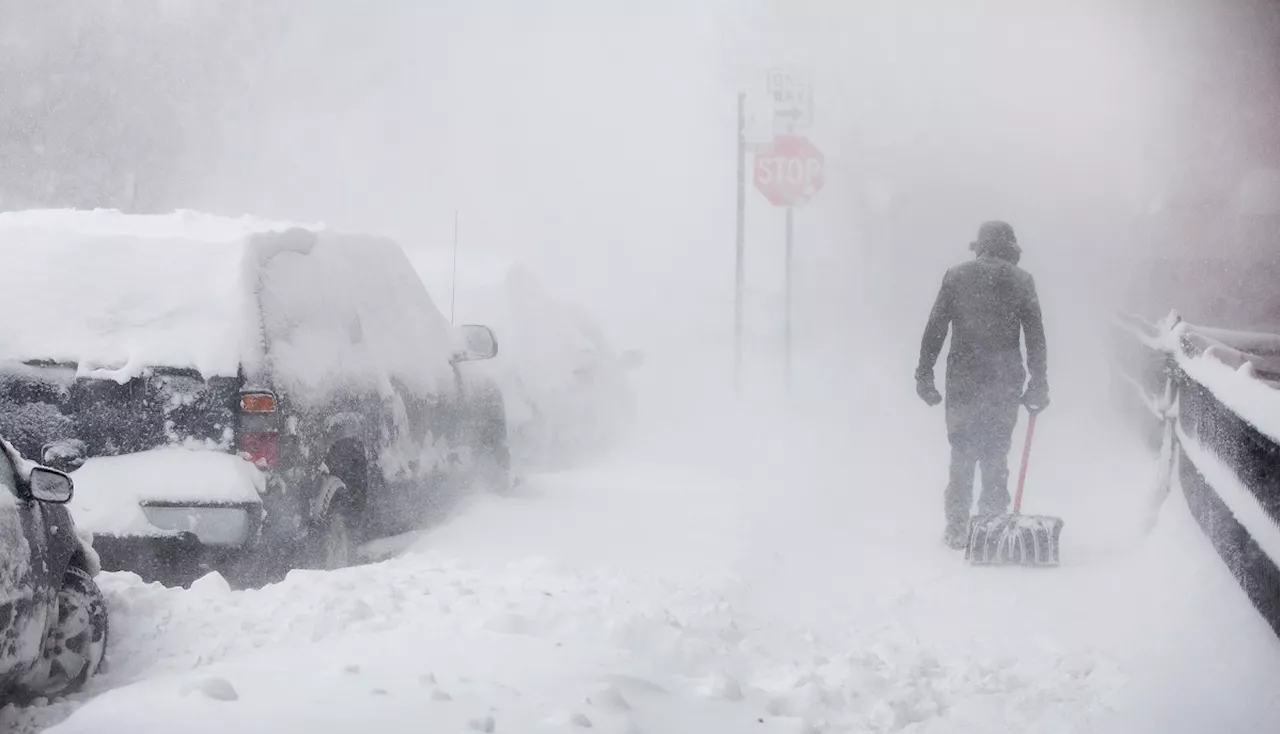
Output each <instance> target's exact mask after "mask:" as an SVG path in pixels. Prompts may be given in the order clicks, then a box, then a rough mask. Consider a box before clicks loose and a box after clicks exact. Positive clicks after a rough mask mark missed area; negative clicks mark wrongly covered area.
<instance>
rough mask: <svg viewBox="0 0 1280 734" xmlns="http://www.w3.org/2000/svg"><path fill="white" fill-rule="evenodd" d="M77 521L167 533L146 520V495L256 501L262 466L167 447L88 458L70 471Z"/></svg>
mask: <svg viewBox="0 0 1280 734" xmlns="http://www.w3.org/2000/svg"><path fill="white" fill-rule="evenodd" d="M72 478H73V479H74V481H75V494H74V495H73V497H72V499H71V503H70V509H71V512H72V516H73V517H74V518H75V521H76V525H77V527H79V528H82V529H84V530H88V531H91V532H93V533H97V534H110V535H119V536H128V535H163V534H164V531H162V530H160V529H159V528H156V527H155V526H153V525H152V524H151V523H150V522H148V521H147V518H146V516H145V515H144V513H143V509H142V503H144V502H147V501H161V502H175V503H183V502H193V503H210V502H222V503H245V502H249V503H257V502H259V496H260V493H261V492H262V491H263V490H264V489H265V486H266V484H265V480H264V478H263V476H262V472H260V471H259V470H258V468H257V467H255V466H254V465H252V464H250V463H249V462H247V461H245V460H244V459H241V458H240V457H238V456H233V455H231V454H223V453H218V452H215V451H201V450H188V449H182V448H165V449H156V450H154V451H146V452H142V453H137V454H125V455H123V456H104V457H97V458H92V459H89V460H88V461H86V462H85V463H84V465H83V466H82V467H80V468H79V469H78V470H76V472H75V474H74V475H72Z"/></svg>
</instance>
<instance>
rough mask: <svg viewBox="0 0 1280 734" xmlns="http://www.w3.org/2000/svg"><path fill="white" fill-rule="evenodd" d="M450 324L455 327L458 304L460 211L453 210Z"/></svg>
mask: <svg viewBox="0 0 1280 734" xmlns="http://www.w3.org/2000/svg"><path fill="white" fill-rule="evenodd" d="M449 287H450V291H451V292H450V293H449V324H450V325H451V326H452V325H453V314H454V308H455V307H456V306H457V304H458V210H457V209H454V210H453V277H452V280H451V281H450V286H449Z"/></svg>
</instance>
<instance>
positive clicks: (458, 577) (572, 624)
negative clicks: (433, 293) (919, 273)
mask: <svg viewBox="0 0 1280 734" xmlns="http://www.w3.org/2000/svg"><path fill="white" fill-rule="evenodd" d="M100 583H101V585H102V586H103V588H104V590H105V592H106V594H107V598H108V603H109V605H110V610H111V614H112V625H113V627H112V629H113V634H114V636H115V637H114V639H115V646H114V648H113V657H112V668H111V671H110V673H109V674H108V675H107V676H106V677H105V678H103V679H102V680H100V681H97V682H96V683H95V684H94V685H95V688H96V689H97V690H99V691H103V693H102V695H100V696H98V697H97V698H96V699H94V700H92V701H90V702H89V703H88V704H87V705H85V706H84V707H83V708H81V709H80V710H79V711H77V712H75V713H74V715H72V716H71V717H70V718H69V719H68V720H67V721H65V722H64V723H63V724H61V725H60V726H57V727H55V728H53V729H51V731H52V732H62V733H63V734H66V733H70V732H79V731H103V730H107V731H116V730H119V731H126V730H127V731H133V732H139V734H146V733H147V732H158V731H161V730H167V729H168V728H170V727H171V726H172V722H173V721H175V720H180V721H182V722H183V728H184V731H190V732H211V733H213V732H217V733H219V734H222V733H225V732H227V731H231V730H235V729H237V728H243V727H249V728H252V729H258V730H271V731H292V730H300V729H299V727H301V729H305V730H308V731H323V732H338V731H349V730H352V729H353V728H356V727H360V726H363V727H365V728H375V729H377V730H378V731H382V732H399V731H404V732H410V731H422V730H424V729H427V730H436V731H466V730H474V731H564V730H572V729H576V728H603V729H604V730H606V731H619V732H622V731H677V730H678V731H688V730H691V729H690V727H692V726H694V725H695V722H700V723H701V724H702V725H705V726H706V727H707V728H706V729H703V730H704V731H713V732H726V733H727V732H731V731H741V730H743V729H746V728H747V727H751V728H752V729H754V730H757V731H774V732H801V731H805V730H806V727H817V728H819V729H826V728H832V729H835V730H868V731H884V732H889V731H917V732H946V731H954V730H956V728H957V727H963V726H966V725H975V726H981V725H983V724H986V725H991V724H993V723H996V722H1000V723H1003V724H1005V725H1007V726H1008V729H1007V730H1009V731H1016V730H1019V728H1018V727H1021V726H1030V727H1035V726H1044V725H1048V724H1054V725H1059V726H1064V725H1067V724H1069V723H1070V722H1072V721H1077V720H1079V717H1080V712H1081V711H1087V710H1088V709H1089V708H1090V707H1091V706H1093V705H1096V704H1097V702H1099V701H1101V700H1102V699H1103V698H1104V697H1105V696H1106V695H1107V694H1108V693H1109V692H1110V691H1111V690H1113V689H1114V688H1115V686H1116V685H1117V683H1118V678H1117V677H1116V675H1115V673H1114V671H1113V670H1112V669H1111V668H1110V667H1109V666H1108V665H1107V664H1106V663H1105V661H1102V660H1098V659H1096V658H1093V657H1080V656H1075V657H1060V656H1052V655H1050V656H1045V655H1039V654H1032V655H1028V656H1026V658H1025V659H1023V660H1013V659H998V660H985V659H979V658H974V659H955V660H943V659H939V658H938V657H937V656H936V655H934V654H932V653H930V652H929V651H928V650H927V649H924V648H922V647H921V646H920V645H919V643H918V642H916V641H913V640H912V639H910V635H908V634H905V632H899V633H898V634H896V635H894V636H893V639H892V640H890V641H886V639H885V637H886V635H884V634H883V632H880V633H879V634H877V635H876V636H877V638H878V639H877V640H876V641H871V640H867V639H863V640H861V641H858V642H854V640H853V639H850V640H848V641H826V640H822V639H819V638H815V637H814V636H813V635H812V634H808V633H807V632H806V631H805V630H787V629H779V628H776V627H775V628H770V627H769V626H768V625H767V624H765V623H764V620H753V619H750V618H749V617H747V616H745V615H744V612H743V610H741V609H739V608H737V607H735V604H734V602H733V601H732V597H733V593H732V586H731V585H730V586H727V587H725V588H723V589H722V590H721V591H720V592H719V593H717V592H716V591H715V589H714V587H712V588H699V587H684V588H679V587H677V588H672V587H670V585H669V584H666V583H663V582H662V581H661V580H655V579H646V578H644V577H631V576H627V575H622V574H619V573H616V572H598V571H597V572H569V571H566V570H565V569H561V568H557V567H556V565H555V564H546V563H538V562H536V561H533V559H530V561H526V562H519V563H513V564H510V565H509V566H507V567H506V568H505V569H500V570H497V571H496V572H494V571H493V570H492V569H490V570H483V569H473V568H470V567H468V565H467V564H465V563H462V562H460V561H459V560H458V559H455V558H451V557H448V556H443V555H440V554H434V553H427V554H423V555H410V556H407V557H404V558H401V559H397V560H394V561H391V562H388V563H384V564H379V565H377V566H372V567H367V568H363V569H349V570H346V571H342V572H338V573H333V574H319V573H314V572H295V573H294V574H291V576H290V577H289V578H288V579H287V580H285V581H284V582H283V583H281V584H279V585H277V586H274V587H269V588H266V589H263V590H259V591H245V592H232V591H230V590H229V589H228V588H227V586H226V584H225V582H222V581H221V579H220V578H219V577H216V576H215V577H207V578H206V579H203V580H202V581H201V582H200V583H198V584H197V585H196V586H195V587H193V588H192V589H191V590H190V591H181V590H177V589H165V588H162V587H159V586H156V585H145V584H142V583H140V582H139V581H138V580H137V578H136V577H133V576H132V575H129V574H106V575H104V576H103V577H101V580H100ZM140 679H142V680H143V682H140V683H137V684H134V685H124V684H126V683H128V682H129V681H133V680H140ZM110 689H114V690H110ZM68 708H70V706H68ZM811 730H812V729H811ZM988 730H990V729H988Z"/></svg>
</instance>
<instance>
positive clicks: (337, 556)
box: [311, 475, 357, 571]
mask: <svg viewBox="0 0 1280 734" xmlns="http://www.w3.org/2000/svg"><path fill="white" fill-rule="evenodd" d="M321 494H322V496H328V497H330V498H331V499H330V500H329V506H328V508H327V510H326V511H325V515H324V519H323V520H322V521H321V522H320V524H319V525H318V526H317V527H316V528H315V530H313V531H312V536H313V537H314V538H315V542H314V543H313V545H312V552H311V558H312V561H313V564H314V566H315V567H316V568H320V569H323V570H326V571H333V570H336V569H339V568H346V567H347V566H350V565H352V564H353V563H355V560H356V545H357V542H356V536H355V532H354V530H353V528H352V520H351V511H350V503H349V500H350V494H349V492H348V490H347V485H346V483H345V482H343V481H342V480H341V479H339V478H338V477H335V476H333V475H329V476H328V477H325V480H324V484H323V485H322V487H321Z"/></svg>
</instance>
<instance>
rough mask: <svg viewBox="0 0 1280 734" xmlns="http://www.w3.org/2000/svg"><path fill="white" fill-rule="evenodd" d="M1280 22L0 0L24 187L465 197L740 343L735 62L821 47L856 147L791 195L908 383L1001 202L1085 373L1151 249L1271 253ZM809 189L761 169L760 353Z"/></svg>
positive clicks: (657, 339) (113, 198) (398, 205)
mask: <svg viewBox="0 0 1280 734" xmlns="http://www.w3.org/2000/svg"><path fill="white" fill-rule="evenodd" d="M1278 28H1280V22H1278V21H1277V9H1276V7H1275V5H1274V4H1272V3H1266V2H1262V0H1252V1H1250V2H1236V3H1214V2H1207V1H1205V2H1190V1H1189V0H1183V1H1181V2H1162V3H1157V2H1102V1H1100V0H1099V1H1095V2H1084V3H1080V2H1074V3H1067V2H1045V3H1024V2H994V1H990V0H970V1H968V2H964V3H954V2H937V1H920V2H912V3H900V2H888V1H884V2H873V1H866V2H862V1H858V2H854V1H849V2H837V1H835V0H828V1H826V2H821V1H819V0H778V1H777V2H772V3H770V2H765V1H764V0H758V1H744V2H732V1H730V0H701V1H700V2H697V3H689V2H682V1H680V0H647V1H646V2H623V1H622V0H596V1H592V2H587V1H586V0H578V1H575V0H544V1H539V2H533V1H529V0H436V1H433V2H413V3H411V2H383V3H355V2H340V1H338V0H329V1H325V2H321V1H303V0H228V1H225V2H217V3H204V2H195V1H194V0H137V1H135V2H126V1H125V0H113V1H104V2H93V3H90V2H71V1H70V0H63V1H54V2H40V3H33V2H24V1H23V0H0V156H2V157H0V160H2V161H3V165H2V166H0V208H18V207H23V206H31V205H42V206H114V207H120V208H123V209H130V210H136V211H165V210H170V209H173V208H175V207H189V208H203V209H210V210H214V211H218V212H224V213H229V214H238V213H243V212H251V213H255V214H259V215H263V216H269V217H281V218H293V219H303V220H323V221H326V222H328V223H330V224H334V225H339V226H345V227H355V228H361V229H368V230H374V231H379V232H388V233H391V234H394V235H396V236H398V237H400V238H401V239H402V241H403V242H404V243H405V244H406V245H411V246H447V245H448V244H449V242H450V241H451V239H452V235H453V214H454V211H455V210H457V211H459V212H460V220H461V241H462V246H463V247H464V248H475V249H477V250H479V249H486V250H497V251H501V252H505V253H509V254H510V255H512V256H514V257H518V258H521V259H524V260H527V261H529V262H530V263H532V264H533V265H534V266H535V267H536V268H537V269H538V270H539V271H540V272H541V273H542V274H543V276H544V278H546V279H547V280H549V281H551V282H552V283H553V285H554V286H555V287H557V288H560V289H562V290H563V291H564V292H566V293H568V294H569V295H571V296H573V297H576V298H579V299H581V300H583V301H584V302H586V303H587V304H588V305H589V306H590V307H591V308H592V309H593V310H595V312H596V313H597V314H598V315H599V316H600V317H601V319H602V320H603V321H604V322H605V324H606V326H607V327H608V328H610V329H611V330H612V331H613V332H614V333H615V335H616V336H618V337H619V339H620V340H621V341H623V342H624V343H629V344H632V345H635V346H640V347H644V348H647V349H649V350H650V351H651V352H656V353H658V354H664V353H665V354H676V355H684V357H685V358H686V359H688V360H689V361H700V362H702V363H704V365H703V366H704V367H706V368H707V369H708V371H709V372H710V373H711V374H712V375H721V376H727V375H728V374H729V373H728V364H727V361H726V360H727V357H725V356H724V351H723V350H724V348H725V347H727V344H728V341H729V339H730V337H731V334H732V331H731V326H732V285H733V279H732V278H733V242H734V239H733V238H734V231H733V223H734V175H735V173H734V126H735V107H734V105H735V94H736V93H737V91H738V90H740V89H741V90H746V91H749V92H752V93H755V92H758V91H761V86H762V76H763V73H764V70H765V69H767V68H769V67H770V66H772V65H775V64H791V65H798V66H802V67H808V68H810V69H812V70H813V72H814V74H815V77H816V81H817V85H816V100H817V102H816V114H815V117H816V123H815V126H814V128H813V129H812V130H811V132H810V135H811V137H812V138H813V139H814V141H815V142H816V143H817V144H818V145H819V146H820V147H821V148H822V149H823V151H824V152H825V154H826V159H827V164H828V169H827V185H826V188H825V190H824V191H823V192H822V193H821V194H820V195H819V196H818V198H817V199H816V200H815V201H814V202H813V203H812V204H811V205H810V206H808V207H806V208H804V209H802V210H800V211H799V212H798V213H797V217H796V221H797V223H796V236H797V250H796V252H797V270H796V278H797V281H796V284H797V304H796V318H797V321H798V323H799V327H798V328H799V335H798V340H799V341H798V349H799V350H800V351H801V352H802V353H804V354H807V355H819V354H822V355H824V356H825V357H828V359H827V360H826V362H827V364H828V365H848V366H850V368H851V369H852V368H853V366H856V365H863V366H866V365H867V364H869V363H877V364H880V365H881V366H882V367H884V368H885V369H884V370H883V376H884V377H885V379H892V380H896V381H897V384H900V385H902V386H903V389H904V390H909V389H910V382H909V369H910V366H911V365H910V363H911V361H912V359H913V358H914V351H915V347H916V340H917V339H918V330H919V328H920V326H921V324H922V321H923V318H924V316H925V314H926V313H927V310H928V307H929V303H930V301H931V299H932V296H933V292H934V289H935V288H936V286H937V283H938V281H939V279H940V277H941V273H942V271H943V269H944V268H945V267H947V266H949V265H951V264H954V263H955V262H958V261H959V260H961V259H963V258H965V257H967V256H969V253H968V251H967V249H966V246H967V243H968V242H969V241H970V240H971V239H972V237H973V235H974V232H975V230H976V227H977V225H978V223H979V222H980V221H982V220H984V219H988V218H1002V219H1007V220H1008V221H1010V222H1012V223H1013V225H1014V226H1015V228H1016V229H1017V231H1018V234H1019V237H1020V239H1021V241H1022V242H1023V244H1024V247H1025V249H1026V256H1025V260H1024V264H1025V265H1026V267H1027V268H1028V269H1030V270H1031V271H1032V272H1033V273H1034V274H1035V275H1037V277H1038V280H1039V282H1040V284H1041V288H1042V291H1043V293H1042V297H1043V300H1044V306H1045V309H1046V312H1047V316H1048V319H1049V325H1050V338H1051V348H1052V349H1054V356H1055V359H1054V361H1053V362H1052V363H1051V364H1052V365H1053V366H1054V367H1055V372H1056V373H1058V374H1062V369H1063V367H1064V365H1066V364H1069V363H1070V362H1069V361H1068V360H1067V359H1065V358H1064V357H1063V355H1064V354H1083V353H1084V352H1086V351H1088V348H1089V345H1091V344H1093V340H1092V339H1090V338H1089V336H1090V334H1096V333H1097V326H1098V323H1099V320H1100V319H1101V318H1103V317H1105V315H1106V313H1107V311H1108V310H1109V309H1110V308H1111V307H1112V305H1113V303H1114V302H1115V301H1116V299H1118V298H1119V297H1120V295H1122V294H1124V293H1126V292H1128V291H1130V290H1132V289H1133V286H1134V285H1135V284H1138V285H1141V280H1140V279H1138V280H1135V278H1134V276H1135V274H1142V273H1145V272H1147V271H1148V270H1149V269H1150V268H1149V267H1148V264H1147V263H1144V262H1143V261H1142V258H1146V257H1149V256H1150V254H1151V253H1152V252H1180V253H1190V254H1192V255H1196V256H1203V255H1206V254H1210V253H1212V254H1220V253H1223V252H1227V251H1228V250H1229V249H1230V248H1235V249H1236V250H1240V251H1248V252H1252V253H1254V254H1255V255H1256V254H1257V253H1263V255H1264V256H1265V257H1264V258H1263V259H1268V258H1269V252H1270V250H1271V249H1274V248H1272V247H1270V245H1271V243H1273V242H1274V241H1275V237H1274V235H1275V234H1276V230H1275V229H1271V227H1272V224H1271V223H1273V222H1274V220H1267V219H1265V218H1264V219H1263V220H1262V223H1261V224H1257V222H1255V221H1254V220H1249V221H1250V222H1253V224H1250V225H1248V226H1244V227H1242V225H1241V224H1240V216H1239V211H1238V210H1239V209H1240V206H1241V205H1240V201H1239V200H1240V195H1239V194H1240V187H1241V186H1242V184H1243V183H1244V182H1245V181H1246V180H1247V179H1249V177H1250V175H1251V171H1254V170H1255V169H1265V168H1272V169H1275V168H1280V144H1278V143H1277V138H1278V137H1280V136H1278V135H1277V133H1276V132H1275V131H1276V129H1277V127H1278V126H1277V124H1276V121H1277V120H1280V102H1278V101H1277V100H1278V97H1277V94H1276V84H1277V81H1278V80H1280V53H1278V52H1277V49H1278V48H1280V30H1278ZM757 102H758V98H756V97H753V99H752V105H753V106H752V126H751V127H752V131H753V135H756V134H760V133H762V132H763V133H767V124H765V121H764V120H763V117H762V115H761V113H760V111H759V108H758V107H756V106H755V105H756V103H757ZM1265 178H1266V177H1265V175H1264V176H1263V179H1264V184H1265ZM1255 188H1257V187H1256V186H1255ZM1276 188H1277V189H1280V183H1277V185H1276ZM1262 189H1263V193H1262V194H1258V195H1256V196H1255V198H1258V197H1261V199H1263V200H1266V199H1267V196H1268V194H1267V192H1266V186H1265V185H1263V186H1262ZM1254 208H1255V209H1256V208H1257V207H1254ZM1263 208H1264V209H1265V206H1264V207H1263ZM782 221H783V220H782V213H781V211H780V210H778V209H775V208H772V207H770V206H769V205H768V204H767V203H766V202H765V200H764V199H763V197H761V196H760V195H759V194H757V193H756V192H755V191H754V190H753V189H749V190H748V212H747V223H748V273H749V285H750V294H749V299H748V304H749V314H748V315H749V319H748V327H749V336H750V339H751V350H752V351H751V354H750V356H751V358H752V364H753V365H756V366H757V369H758V370H767V369H772V366H773V365H776V363H777V348H778V344H779V337H780V333H781V324H780V320H779V319H780V316H781V300H780V299H781V278H782V276H781V273H782ZM1269 222H1271V223H1269ZM1250 227H1252V229H1250ZM1242 231H1245V232H1247V233H1250V234H1249V236H1244V235H1241V232H1242ZM1251 238H1252V239H1251ZM1251 243H1252V244H1251ZM1255 259H1256V258H1255ZM1184 270H1185V269H1184ZM1245 270H1248V268H1246V269H1245ZM1195 272H1196V273H1199V275H1197V277H1200V275H1203V272H1202V271H1195ZM1224 273H1225V271H1224ZM1231 277H1234V276H1228V275H1227V274H1224V275H1222V276H1221V277H1220V278H1219V281H1218V282H1217V283H1215V284H1212V285H1209V286H1207V287H1204V288H1201V290H1202V291H1205V292H1207V293H1209V294H1211V295H1212V294H1214V293H1221V292H1222V291H1223V290H1224V288H1223V286H1222V285H1221V284H1222V282H1223V281H1224V279H1226V280H1227V281H1230V278H1231ZM1193 281H1194V278H1193ZM1268 282H1269V281H1268ZM1260 287H1264V288H1265V287H1267V286H1265V284H1264V286H1260ZM1225 290H1230V289H1225ZM1174 293H1176V295H1177V296H1178V297H1179V298H1180V299H1181V301H1182V306H1181V307H1182V308H1184V310H1190V311H1191V312H1193V313H1195V312H1196V309H1197V306H1196V305H1195V304H1194V303H1193V302H1192V301H1193V300H1194V299H1193V298H1192V297H1191V296H1190V295H1189V294H1188V293H1187V292H1186V289H1185V288H1181V290H1175V291H1174ZM1172 295H1173V294H1170V293H1166V292H1161V293H1158V294H1156V295H1154V296H1151V297H1149V298H1148V299H1147V301H1146V302H1145V303H1144V305H1146V306H1149V307H1151V308H1150V309H1149V310H1153V311H1155V312H1158V311H1160V310H1163V309H1165V308H1167V307H1169V306H1173V305H1178V304H1173V303H1165V301H1167V300H1171V299H1172ZM436 297H437V301H442V300H443V298H444V294H436ZM1200 300H1205V301H1206V302H1208V301H1212V300H1213V299H1212V298H1210V297H1206V298H1202V299H1200ZM1219 300H1220V299H1219ZM1219 306H1221V304H1219ZM1206 308H1207V307H1206ZM1210 310H1211V309H1210ZM1220 310H1222V311H1223V312H1226V311H1230V309H1228V308H1226V307H1225V306H1222V307H1221V309H1220ZM1263 310H1264V311H1267V313H1266V314H1264V315H1268V316H1269V314H1270V311H1269V310H1267V309H1263ZM1201 311H1205V309H1201ZM1154 315H1158V313H1155V314H1154ZM1250 318H1253V319H1254V320H1255V321H1256V320H1258V319H1260V318H1262V316H1261V315H1258V314H1254V315H1252V316H1250ZM1063 345H1069V346H1068V348H1066V349H1064V348H1063ZM702 346H714V347H715V348H716V349H717V350H718V351H717V352H716V354H717V355H718V356H716V357H715V358H714V359H712V360H711V362H709V363H708V360H707V359H697V360H695V359H694V358H693V356H692V354H693V353H692V352H690V351H689V350H696V349H698V348H699V347H702ZM708 354H710V352H708ZM1076 361H1078V362H1079V363H1080V364H1081V365H1085V366H1087V365H1093V364H1095V362H1094V360H1092V359H1083V358H1082V359H1080V360H1076ZM761 365H763V366H761ZM890 367H891V368H892V370H893V372H890V371H888V370H889V368H890ZM837 372H838V370H837ZM761 374H762V375H763V374H765V373H764V372H761ZM761 379H763V380H766V381H768V380H772V379H774V376H773V375H772V373H770V374H769V375H767V376H764V377H762V378H761ZM1055 382H1059V383H1060V382H1061V380H1060V379H1058V380H1055Z"/></svg>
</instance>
